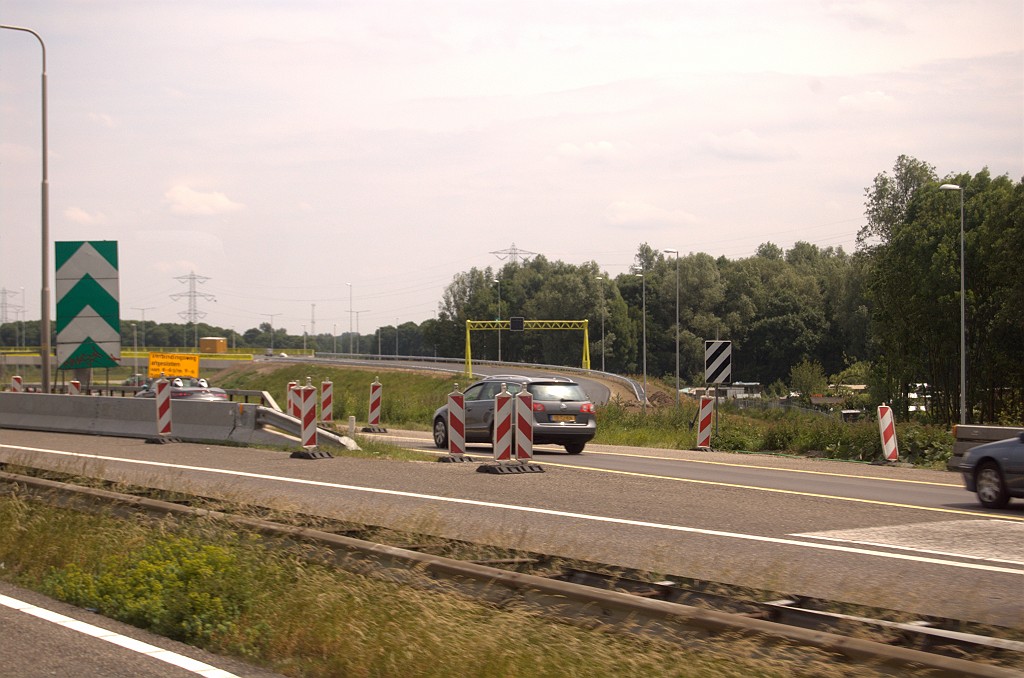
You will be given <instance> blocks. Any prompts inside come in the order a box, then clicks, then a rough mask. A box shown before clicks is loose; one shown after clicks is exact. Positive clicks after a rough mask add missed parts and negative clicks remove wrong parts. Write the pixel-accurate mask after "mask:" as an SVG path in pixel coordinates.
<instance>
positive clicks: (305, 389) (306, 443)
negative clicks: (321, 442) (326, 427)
mask: <svg viewBox="0 0 1024 678" xmlns="http://www.w3.org/2000/svg"><path fill="white" fill-rule="evenodd" d="M293 392H294V393H295V400H296V404H297V405H298V408H299V440H300V443H301V445H302V450H301V451H298V452H292V454H291V456H292V458H296V459H326V458H331V456H332V455H331V454H330V453H329V452H325V451H323V450H318V449H317V446H316V445H317V428H316V386H313V379H312V378H311V377H306V385H305V386H298V387H296V388H295V389H293Z"/></svg>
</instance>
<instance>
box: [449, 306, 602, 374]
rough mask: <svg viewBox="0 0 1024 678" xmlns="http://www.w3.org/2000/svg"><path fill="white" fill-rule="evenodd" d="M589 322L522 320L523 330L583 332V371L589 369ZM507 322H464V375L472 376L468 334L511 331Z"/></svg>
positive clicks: (510, 324) (470, 343)
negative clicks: (477, 331)
mask: <svg viewBox="0 0 1024 678" xmlns="http://www.w3.org/2000/svg"><path fill="white" fill-rule="evenodd" d="M589 322H590V321H589V320H524V321H523V330H524V331H526V330H583V369H585V370H589V369H590V330H589V329H588V327H589ZM511 329H512V323H511V321H509V320H467V321H466V374H467V375H472V374H473V359H472V348H471V345H472V342H471V341H470V338H469V334H470V332H472V331H474V330H498V331H500V330H511Z"/></svg>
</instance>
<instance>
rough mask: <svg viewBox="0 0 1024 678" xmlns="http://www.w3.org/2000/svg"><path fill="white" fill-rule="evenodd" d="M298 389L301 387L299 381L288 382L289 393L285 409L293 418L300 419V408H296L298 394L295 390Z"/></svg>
mask: <svg viewBox="0 0 1024 678" xmlns="http://www.w3.org/2000/svg"><path fill="white" fill-rule="evenodd" d="M298 387H299V382H297V381H289V382H288V391H287V396H286V397H285V407H284V409H285V412H287V413H288V414H290V415H291V416H293V417H295V418H296V419H298V418H299V412H298V407H296V404H295V403H296V400H297V397H296V394H295V389H297V388H298Z"/></svg>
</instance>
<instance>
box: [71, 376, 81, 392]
mask: <svg viewBox="0 0 1024 678" xmlns="http://www.w3.org/2000/svg"><path fill="white" fill-rule="evenodd" d="M68 395H82V382H80V381H78V380H77V379H72V380H71V381H69V382H68Z"/></svg>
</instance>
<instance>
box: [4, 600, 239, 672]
mask: <svg viewBox="0 0 1024 678" xmlns="http://www.w3.org/2000/svg"><path fill="white" fill-rule="evenodd" d="M0 605H3V606H5V607H9V608H11V609H13V610H17V611H18V612H24V613H25V614H30V615H32V616H33V617H38V618H39V619H43V620H45V621H48V622H52V623H54V624H59V625H60V626H63V627H65V628H67V629H71V630H72V631H77V632H79V633H84V634H85V635H87V636H92V637H93V638H96V639H98V640H105V641H106V642H108V643H113V644H114V645H119V646H121V647H123V648H126V649H128V650H131V651H133V652H138V653H139V654H144V655H146V656H149V657H152V658H153V659H157V660H159V661H162V662H164V663H165V664H171V665H173V666H177V667H178V668H181V669H185V670H186V671H191V672H192V673H195V674H198V675H200V676H205V677H206V678H238V676H236V675H235V674H233V673H229V672H227V671H224V670H223V669H218V668H216V667H214V666H210V665H209V664H205V663H203V662H201V661H197V660H195V659H192V658H190V657H186V656H185V655H181V654H178V653H177V652H171V651H170V650H165V649H163V648H159V647H157V646H155V645H150V644H149V643H144V642H142V641H141V640H135V639H134V638H129V637H128V636H122V635H121V634H120V633H114V632H113V631H108V630H107V629H103V628H100V627H99V626H93V625H92V624H87V623H85V622H83V621H79V620H77V619H72V618H71V617H65V616H64V615H62V614H59V613H57V612H54V611H52V610H47V609H46V608H43V607H38V606H36V605H32V604H31V603H26V602H25V601H23V600H18V599H17V598H11V597H9V596H5V595H2V594H0Z"/></svg>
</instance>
